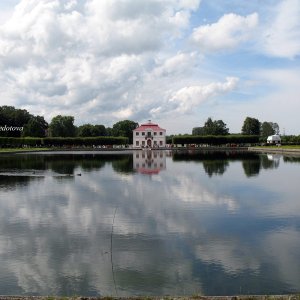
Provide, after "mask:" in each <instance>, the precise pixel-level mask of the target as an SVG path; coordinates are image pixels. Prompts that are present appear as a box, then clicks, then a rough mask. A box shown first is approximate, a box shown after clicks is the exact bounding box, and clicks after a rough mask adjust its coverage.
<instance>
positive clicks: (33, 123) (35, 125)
mask: <svg viewBox="0 0 300 300" xmlns="http://www.w3.org/2000/svg"><path fill="white" fill-rule="evenodd" d="M47 128H48V123H47V122H46V121H45V119H44V117H41V116H36V117H32V118H31V119H30V120H29V121H28V123H27V124H25V126H24V130H23V132H22V136H31V137H44V136H45V135H46V130H47Z"/></svg>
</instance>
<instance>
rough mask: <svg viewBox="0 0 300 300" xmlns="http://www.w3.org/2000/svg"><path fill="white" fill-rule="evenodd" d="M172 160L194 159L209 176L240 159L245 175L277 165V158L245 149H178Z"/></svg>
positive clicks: (254, 173) (223, 170) (248, 175)
mask: <svg viewBox="0 0 300 300" xmlns="http://www.w3.org/2000/svg"><path fill="white" fill-rule="evenodd" d="M173 160H174V161H195V162H201V163H202V164H203V167H204V170H205V172H206V173H207V174H208V176H209V177H211V176H212V175H222V174H224V173H225V171H226V169H227V167H228V166H229V162H233V161H241V162H242V166H243V169H244V172H245V175H246V176H247V177H251V176H257V175H258V174H259V172H260V170H261V169H262V168H263V169H274V168H278V166H279V158H278V157H275V158H274V157H271V158H269V157H268V156H267V155H261V154H257V153H254V152H247V151H178V152H174V153H173Z"/></svg>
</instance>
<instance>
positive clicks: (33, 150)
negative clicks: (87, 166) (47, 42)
mask: <svg viewBox="0 0 300 300" xmlns="http://www.w3.org/2000/svg"><path fill="white" fill-rule="evenodd" d="M2 150H4V151H2ZM140 150H144V151H161V150H163V151H165V150H167V151H195V152H196V151H199V152H201V151H245V152H248V151H249V152H257V153H271V154H274V153H275V154H276V153H277V154H283V155H284V154H285V155H287V154H293V155H300V148H281V147H278V148H273V147H217V146H211V147H163V148H154V149H153V148H152V149H145V148H144V149H141V148H53V149H49V148H48V149H45V148H44V149H41V148H29V149H26V148H23V149H21V148H20V149H17V148H16V149H13V148H12V149H8V150H7V151H5V148H3V149H1V148H0V155H3V154H4V155H8V154H28V153H30V154H38V153H41V154H43V153H51V152H61V153H63V152H67V153H69V152H79V153H80V152H90V153H109V152H114V153H117V152H123V153H124V152H125V153H126V152H127V153H130V152H134V151H140ZM0 300H1V299H0Z"/></svg>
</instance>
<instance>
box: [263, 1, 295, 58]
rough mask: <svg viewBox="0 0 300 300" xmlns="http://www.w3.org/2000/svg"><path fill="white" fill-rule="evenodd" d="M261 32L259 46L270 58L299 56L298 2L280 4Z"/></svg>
mask: <svg viewBox="0 0 300 300" xmlns="http://www.w3.org/2000/svg"><path fill="white" fill-rule="evenodd" d="M271 20H272V21H271V22H270V23H269V24H267V26H266V28H265V29H264V30H263V34H262V37H261V41H260V45H261V47H262V49H264V51H265V53H266V54H268V55H271V56H276V57H284V58H294V57H296V56H299V55H300V22H299V20H300V2H299V1H298V0H286V1H282V2H280V4H279V5H278V6H277V7H276V8H275V13H274V15H273V16H272V18H271Z"/></svg>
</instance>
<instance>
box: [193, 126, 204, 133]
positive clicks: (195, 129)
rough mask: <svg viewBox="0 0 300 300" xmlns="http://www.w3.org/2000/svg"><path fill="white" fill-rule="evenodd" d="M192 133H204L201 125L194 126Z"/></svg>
mask: <svg viewBox="0 0 300 300" xmlns="http://www.w3.org/2000/svg"><path fill="white" fill-rule="evenodd" d="M192 135H204V128H203V127H194V128H193V130H192Z"/></svg>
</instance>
